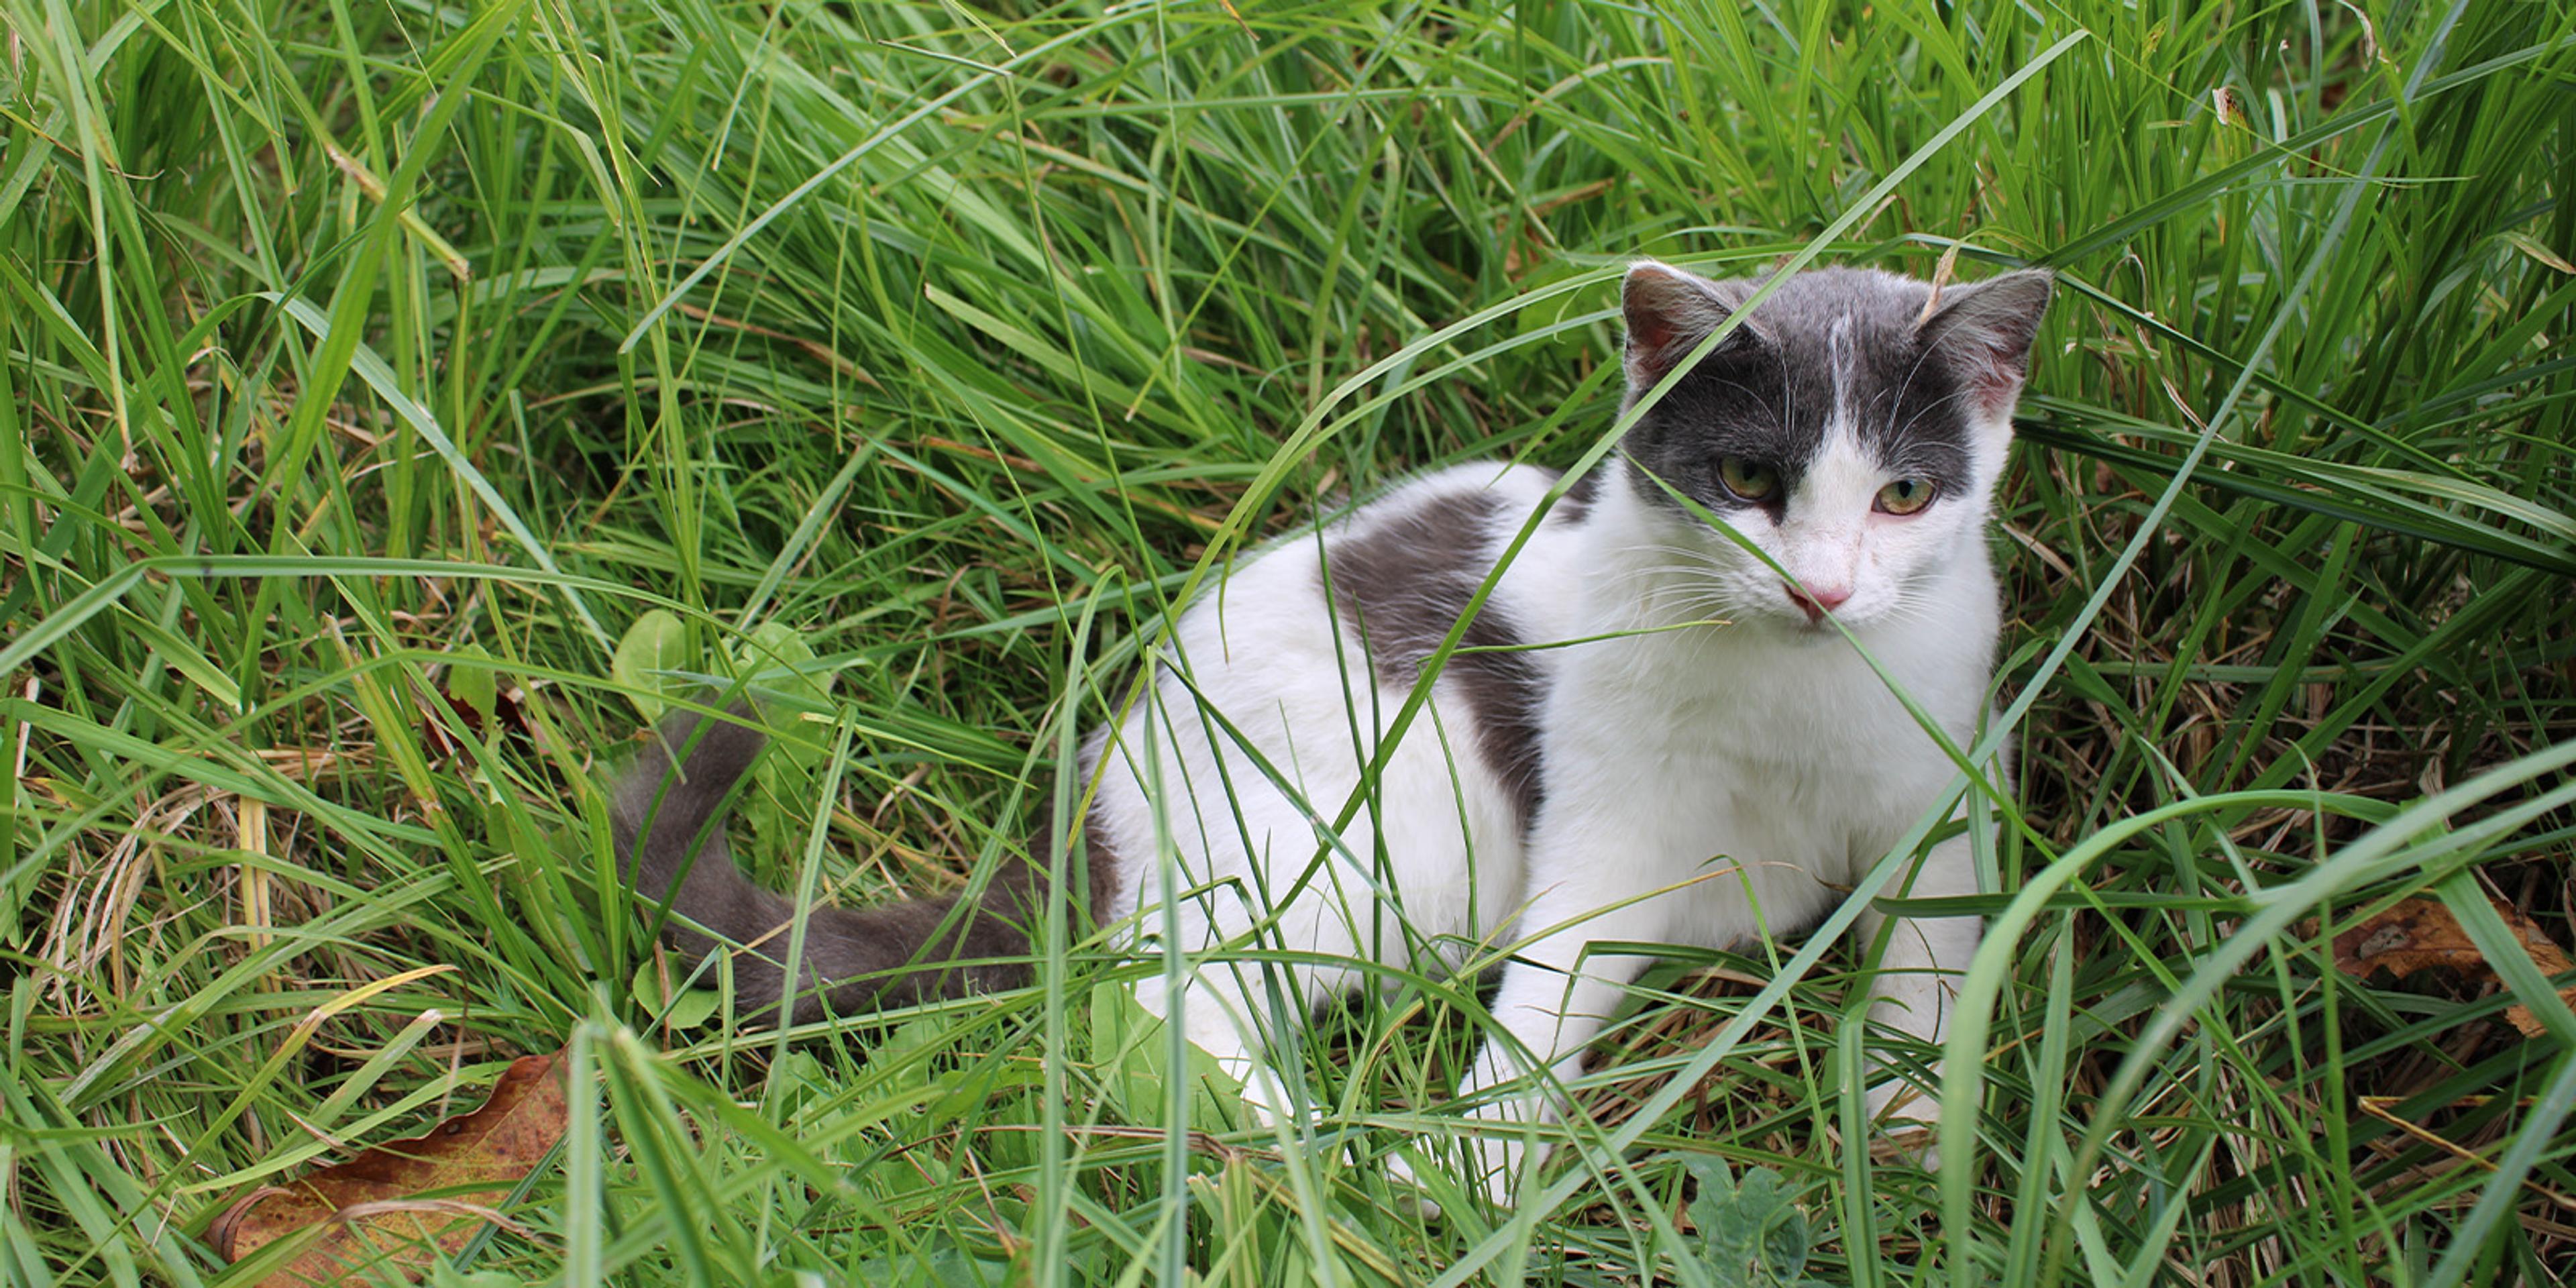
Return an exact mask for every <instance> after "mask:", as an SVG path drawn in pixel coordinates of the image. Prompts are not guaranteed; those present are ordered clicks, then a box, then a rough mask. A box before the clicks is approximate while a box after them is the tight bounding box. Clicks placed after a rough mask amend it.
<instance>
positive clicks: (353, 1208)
mask: <svg viewBox="0 0 2576 1288" xmlns="http://www.w3.org/2000/svg"><path fill="white" fill-rule="evenodd" d="M561 1059H562V1053H560V1052H558V1053H556V1054H554V1055H531V1056H522V1057H520V1058H519V1059H517V1060H514V1061H512V1062H511V1064H510V1067H509V1068H508V1069H506V1070H504V1071H503V1072H502V1074H501V1080H500V1081H499V1082H497V1083H495V1084H493V1087H492V1096H491V1098H490V1099H488V1100H486V1101H484V1102H483V1107H482V1108H480V1109H477V1110H475V1111H474V1112H472V1113H470V1114H466V1115H464V1116H463V1117H459V1118H450V1119H448V1120H447V1121H445V1122H442V1123H440V1124H438V1125H437V1126H436V1127H433V1128H431V1129H430V1130H429V1132H428V1134H426V1135H422V1136H415V1137H412V1138H411V1139H409V1140H398V1141H394V1142H392V1143H390V1144H385V1145H379V1146H377V1147H375V1148H374V1149H370V1150H368V1151H366V1152H365V1153H363V1154H360V1155H358V1156H357V1157H356V1158H353V1159H350V1160H349V1161H348V1162H345V1163H341V1164H339V1165H337V1166H333V1167H325V1168H322V1169H320V1170H318V1171H314V1172H310V1173H307V1174H306V1175H304V1176H302V1177H299V1178H297V1179H296V1180H294V1181H292V1182H290V1183H288V1184H286V1185H272V1186H267V1187H264V1188H262V1189H259V1190H256V1191H254V1192H252V1193H251V1194H250V1195H248V1196H247V1197H244V1198H243V1199H242V1200H241V1201H239V1202H237V1203H235V1204H233V1205H232V1206H231V1207H230V1208H227V1209H225V1211H224V1214H223V1215H222V1216H219V1217H216V1218H215V1221H214V1224H213V1225H211V1226H208V1227H207V1229H206V1238H207V1241H208V1242H210V1243H212V1244H213V1245H214V1247H215V1251H216V1252H217V1253H218V1254H220V1255H221V1256H222V1257H223V1258H224V1259H225V1260H226V1261H240V1260H242V1259H243V1258H245V1257H248V1256H250V1255H251V1254H252V1253H254V1252H257V1251H259V1250H260V1249H261V1248H264V1247H266V1246H268V1245H269V1244H272V1243H275V1242H277V1241H278V1240H280V1239H284V1238H288V1237H291V1236H294V1235H296V1234H298V1233H299V1232H301V1231H303V1230H305V1229H308V1228H310V1227H314V1226H325V1227H327V1228H325V1229H324V1230H323V1232H322V1234H321V1236H320V1237H319V1238H316V1239H314V1240H313V1242H312V1243H311V1244H310V1245H309V1246H307V1247H306V1248H305V1249H304V1250H303V1251H302V1252H300V1253H298V1254H297V1255H296V1257H295V1259H294V1260H292V1261H289V1262H287V1263H286V1264H285V1265H283V1266H280V1267H279V1268H278V1269H277V1271H276V1272H275V1273H273V1274H271V1275H269V1276H268V1277H267V1278H266V1279H263V1280H261V1281H260V1282H261V1284H262V1288H304V1285H309V1284H330V1283H340V1282H343V1281H344V1280H348V1279H349V1278H350V1277H351V1272H352V1271H353V1270H355V1269H356V1268H357V1267H360V1266H365V1265H371V1264H372V1265H381V1266H393V1267H397V1268H399V1269H402V1270H404V1271H406V1272H415V1271H417V1270H419V1269H420V1268H422V1267H425V1266H427V1265H428V1264H429V1262H430V1250H429V1244H430V1243H432V1242H435V1243H436V1244H437V1246H438V1247H439V1248H441V1249H444V1250H446V1251H447V1252H450V1253H453V1252H455V1251H456V1250H458V1249H460V1248H462V1247H464V1246H465V1242H466V1240H468V1239H470V1238H472V1237H473V1236H474V1233H475V1231H476V1230H477V1229H479V1228H480V1227H481V1226H482V1225H483V1223H484V1222H486V1221H499V1220H501V1218H500V1217H499V1215H498V1214H497V1213H494V1212H493V1211H491V1209H490V1208H488V1207H485V1206H481V1205H479V1204H477V1203H475V1202H473V1201H472V1200H470V1199H460V1198H459V1197H458V1196H459V1195H466V1194H472V1195H475V1196H476V1197H482V1198H496V1197H498V1196H499V1195H500V1194H501V1193H504V1192H506V1191H508V1190H509V1189H510V1187H511V1186H513V1185H516V1184H517V1183H518V1182H519V1179H520V1178H521V1177H524V1176H526V1175H527V1174H528V1173H529V1172H530V1171H531V1170H533V1169H534V1168H535V1167H536V1165H537V1163H538V1161H539V1160H540V1159H543V1158H544V1157H545V1156H546V1151H548V1150H550V1149H553V1148H554V1144H555V1142H556V1141H557V1140H559V1139H561V1138H562V1137H563V1133H564V1117H565V1112H566V1106H565V1099H564V1080H563V1072H562V1070H561V1068H560V1067H559V1066H560V1062H561ZM433 1194H434V1195H435V1197H424V1196H426V1195H433Z"/></svg>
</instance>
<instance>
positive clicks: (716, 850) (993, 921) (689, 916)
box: [609, 703, 1108, 1024]
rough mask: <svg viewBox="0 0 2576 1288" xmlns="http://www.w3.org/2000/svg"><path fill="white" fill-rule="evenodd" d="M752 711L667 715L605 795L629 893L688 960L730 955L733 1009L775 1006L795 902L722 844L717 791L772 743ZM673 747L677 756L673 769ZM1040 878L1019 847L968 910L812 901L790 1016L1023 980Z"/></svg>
mask: <svg viewBox="0 0 2576 1288" xmlns="http://www.w3.org/2000/svg"><path fill="white" fill-rule="evenodd" d="M751 720H752V715H751V710H750V707H749V706H748V705H747V704H742V703H736V704H735V705H734V706H733V707H731V708H730V709H728V710H727V711H726V713H725V718H724V719H720V720H701V719H700V718H699V717H698V716H697V715H696V714H694V713H691V712H679V713H676V714H674V715H673V716H671V717H670V718H669V719H667V720H664V721H663V722H662V728H661V730H660V733H659V736H658V737H657V738H656V740H655V741H654V745H653V746H652V747H651V748H650V749H648V750H647V751H645V753H644V754H643V755H642V756H641V757H639V758H637V760H636V762H635V764H634V766H633V768H631V769H629V770H627V772H626V775H625V777H624V778H622V779H620V780H618V782H617V784H616V786H615V787H614V788H613V789H612V790H611V792H610V794H609V820H610V824H611V826H612V828H613V829H614V834H615V838H616V843H617V857H618V863H619V864H620V865H621V867H622V868H623V869H624V872H625V876H626V881H627V883H628V884H629V885H631V886H632V887H633V888H634V889H635V891H636V893H637V894H639V895H642V896H643V897H644V899H645V900H647V901H649V902H650V903H652V904H657V905H667V906H668V908H669V910H670V913H671V920H670V922H669V923H668V925H667V927H666V934H667V937H668V938H669V939H670V941H671V942H672V943H674V944H676V945H677V946H678V947H679V948H680V950H681V951H682V952H683V953H685V954H686V955H688V956H689V957H691V958H703V957H705V956H707V955H709V954H711V953H715V952H718V951H731V952H732V953H733V954H734V958H733V989H734V1015H735V1018H736V1019H738V1020H751V1019H769V1018H773V1017H775V1016H776V1015H777V1014H778V1009H779V1000H780V998H781V997H782V995H783V994H785V992H786V991H787V988H788V984H787V980H788V978H789V975H788V971H787V968H786V961H785V959H786V956H787V949H788V942H789V939H790V938H791V935H792V932H793V930H794V924H793V923H794V921H795V918H796V905H795V903H794V901H792V900H790V899H787V898H785V897H783V896H781V895H778V894H776V893H773V892H771V891H768V890H764V889H761V888H760V887H759V886H756V885H753V884H752V883H751V882H750V881H749V880H748V879H746V878H745V877H744V876H743V875H742V872H741V870H740V869H738V868H736V867H735V866H734V862H733V852H732V849H731V848H730V847H729V846H728V845H727V844H726V843H725V833H724V823H725V819H724V816H725V802H726V800H727V798H728V797H730V796H731V795H732V793H733V788H734V784H736V783H737V782H740V781H741V779H742V776H743V774H744V772H745V771H747V770H749V769H750V768H751V764H752V762H753V761H754V760H756V759H758V758H759V756H760V749H761V747H762V745H763V744H764V743H766V742H767V741H768V740H767V738H765V737H764V736H763V735H762V734H761V733H760V732H759V731H758V730H757V729H755V728H753V727H752V724H751ZM674 753H677V754H678V755H679V756H680V757H682V759H681V760H680V761H679V762H678V765H677V767H676V768H674V765H673V762H672V759H671V757H672V755H673V754H674ZM1104 856H1105V850H1104V849H1103V848H1102V847H1099V846H1097V845H1095V846H1094V847H1093V856H1092V857H1093V865H1092V866H1093V869H1094V879H1093V881H1092V891H1091V893H1092V896H1093V900H1094V902H1095V903H1098V902H1099V901H1101V900H1105V898H1106V897H1107V886H1106V883H1105V882H1104V881H1103V880H1101V879H1100V878H1101V877H1103V876H1106V875H1108V867H1107V865H1106V864H1105V863H1103V862H1102V861H1101V860H1102V859H1103V858H1104ZM1047 888H1048V883H1047V875H1046V871H1045V869H1044V868H1043V867H1042V866H1041V865H1040V864H1037V863H1031V862H1027V861H1025V860H1021V859H1018V858H1015V857H1014V858H1006V859H1005V861H1004V866H1003V867H1002V869H1001V870H1000V871H998V872H996V873H994V874H993V879H992V880H991V881H990V882H989V883H988V884H987V885H986V886H985V888H984V894H983V897H982V898H981V899H980V900H978V901H977V902H976V904H975V906H974V907H972V908H965V909H961V908H959V907H958V906H957V902H958V897H957V896H955V895H949V896H946V897H943V898H936V899H910V900H905V901H903V902H900V903H895V904H890V905H887V906H884V907H878V908H865V909H853V908H832V907H817V908H815V909H813V910H812V912H811V913H810V914H809V915H808V916H807V918H806V923H805V944H804V950H805V951H804V955H803V957H802V959H801V960H800V961H798V962H797V963H796V970H795V975H794V978H795V981H796V982H795V985H794V989H795V996H794V998H793V999H791V1001H790V1003H789V1008H788V1020H789V1022H790V1023H795V1024H808V1023H812V1022H814V1021H817V1020H821V1019H824V1018H826V1017H828V1016H832V1015H853V1014H858V1013H862V1012H866V1011H871V1010H875V1009H878V1008H880V1007H888V1006H906V1005H910V1004H912V1003H915V1002H922V1001H929V1000H931V999H934V998H942V997H958V996H962V995H964V994H966V993H970V992H979V991H986V990H992V989H1004V988H1016V987H1018V986H1020V985H1022V984H1025V983H1027V982H1028V981H1029V979H1030V968H1029V963H1028V960H1027V959H1028V955H1029V950H1030V935H1029V928H1030V927H1032V926H1035V925H1037V924H1038V921H1039V919H1040V918H1042V917H1044V916H1045V913H1046V904H1047ZM705 978H706V979H712V978H713V975H712V972H710V973H709V974H708V975H707V976H705Z"/></svg>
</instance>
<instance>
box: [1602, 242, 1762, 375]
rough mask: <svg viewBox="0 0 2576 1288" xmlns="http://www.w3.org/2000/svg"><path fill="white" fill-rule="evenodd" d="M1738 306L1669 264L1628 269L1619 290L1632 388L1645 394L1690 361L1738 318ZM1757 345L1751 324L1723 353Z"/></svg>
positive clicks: (1721, 290)
mask: <svg viewBox="0 0 2576 1288" xmlns="http://www.w3.org/2000/svg"><path fill="white" fill-rule="evenodd" d="M1735 306H1736V300H1735V296H1734V294H1733V293H1732V292H1730V291H1729V290H1728V289H1727V288H1726V287H1725V286H1724V285H1721V284H1720V283H1717V282H1712V281H1710V280H1708V279H1707V278H1705V277H1701V276H1700V275H1699V274H1697V273H1689V272H1684V271H1683V270H1681V269H1678V268H1675V267H1673V266H1672V265H1670V264H1663V263H1658V262H1656V261H1654V260H1651V259H1641V260H1638V261H1637V262H1636V263H1634V264H1630V265H1629V266H1628V277H1627V280H1625V281H1623V282H1621V283H1620V284H1619V310H1620V312H1621V313H1622V314H1623V315H1624V316H1625V318H1626V320H1627V323H1628V346H1627V354H1626V361H1627V369H1628V385H1629V387H1630V388H1631V389H1632V390H1643V389H1646V388H1647V387H1649V386H1651V385H1653V384H1654V383H1655V382H1657V381H1659V380H1662V379H1663V378H1664V377H1665V376H1666V375H1667V374H1669V373H1670V372H1671V371H1672V369H1673V364H1674V363H1677V362H1680V361H1681V360H1682V359H1684V358H1686V357H1689V356H1690V351H1691V350H1692V349H1693V348H1695V347H1697V346H1698V344H1699V342H1700V341H1702V340H1705V339H1707V338H1708V333H1709V332H1711V331H1714V330H1716V329H1717V328H1718V326H1719V324H1721V323H1723V322H1725V321H1726V319H1727V318H1728V317H1730V316H1732V315H1733V314H1734V312H1735ZM1756 343H1759V337H1757V336H1756V335H1755V334H1754V331H1753V327H1752V325H1751V322H1750V319H1748V320H1747V323H1746V325H1743V326H1739V327H1737V328H1736V329H1735V331H1734V333H1733V334H1731V335H1729V336H1728V337H1727V339H1726V343H1724V344H1721V345H1719V346H1718V350H1719V351H1720V352H1733V351H1735V350H1737V349H1739V348H1742V347H1746V346H1750V345H1752V344H1756Z"/></svg>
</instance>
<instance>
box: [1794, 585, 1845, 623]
mask: <svg viewBox="0 0 2576 1288" xmlns="http://www.w3.org/2000/svg"><path fill="white" fill-rule="evenodd" d="M1780 587H1781V589H1783V590H1786V591H1788V592H1789V602H1791V603H1793V604H1796V605H1797V606H1798V607H1799V608H1800V609H1801V610H1803V611H1804V612H1805V613H1806V614H1807V622H1808V624H1809V625H1813V624H1815V623H1817V622H1820V621H1823V620H1824V617H1825V614H1827V613H1830V612H1832V611H1834V609H1835V608H1837V607H1839V606H1840V605H1841V604H1842V602H1843V601H1844V600H1846V599H1849V598H1851V587H1849V586H1819V585H1815V584H1813V583H1809V584H1808V586H1807V587H1806V588H1805V589H1804V590H1801V589H1799V588H1798V587H1796V586H1793V585H1790V584H1789V583H1788V582H1785V581H1784V582H1781V583H1780Z"/></svg>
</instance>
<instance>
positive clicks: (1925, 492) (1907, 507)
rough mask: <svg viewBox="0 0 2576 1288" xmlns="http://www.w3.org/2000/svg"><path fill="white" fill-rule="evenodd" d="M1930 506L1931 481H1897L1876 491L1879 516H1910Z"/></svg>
mask: <svg viewBox="0 0 2576 1288" xmlns="http://www.w3.org/2000/svg"><path fill="white" fill-rule="evenodd" d="M1930 504H1932V480H1930V479H1898V480H1897V481H1895V482H1893V483H1890V484H1888V485H1887V486H1886V487H1883V488H1880V489H1879V490H1878V509H1879V512H1880V513H1881V514H1912V513H1914V512H1915V511H1917V510H1920V509H1922V508H1923V507H1925V506H1927V505H1930Z"/></svg>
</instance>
